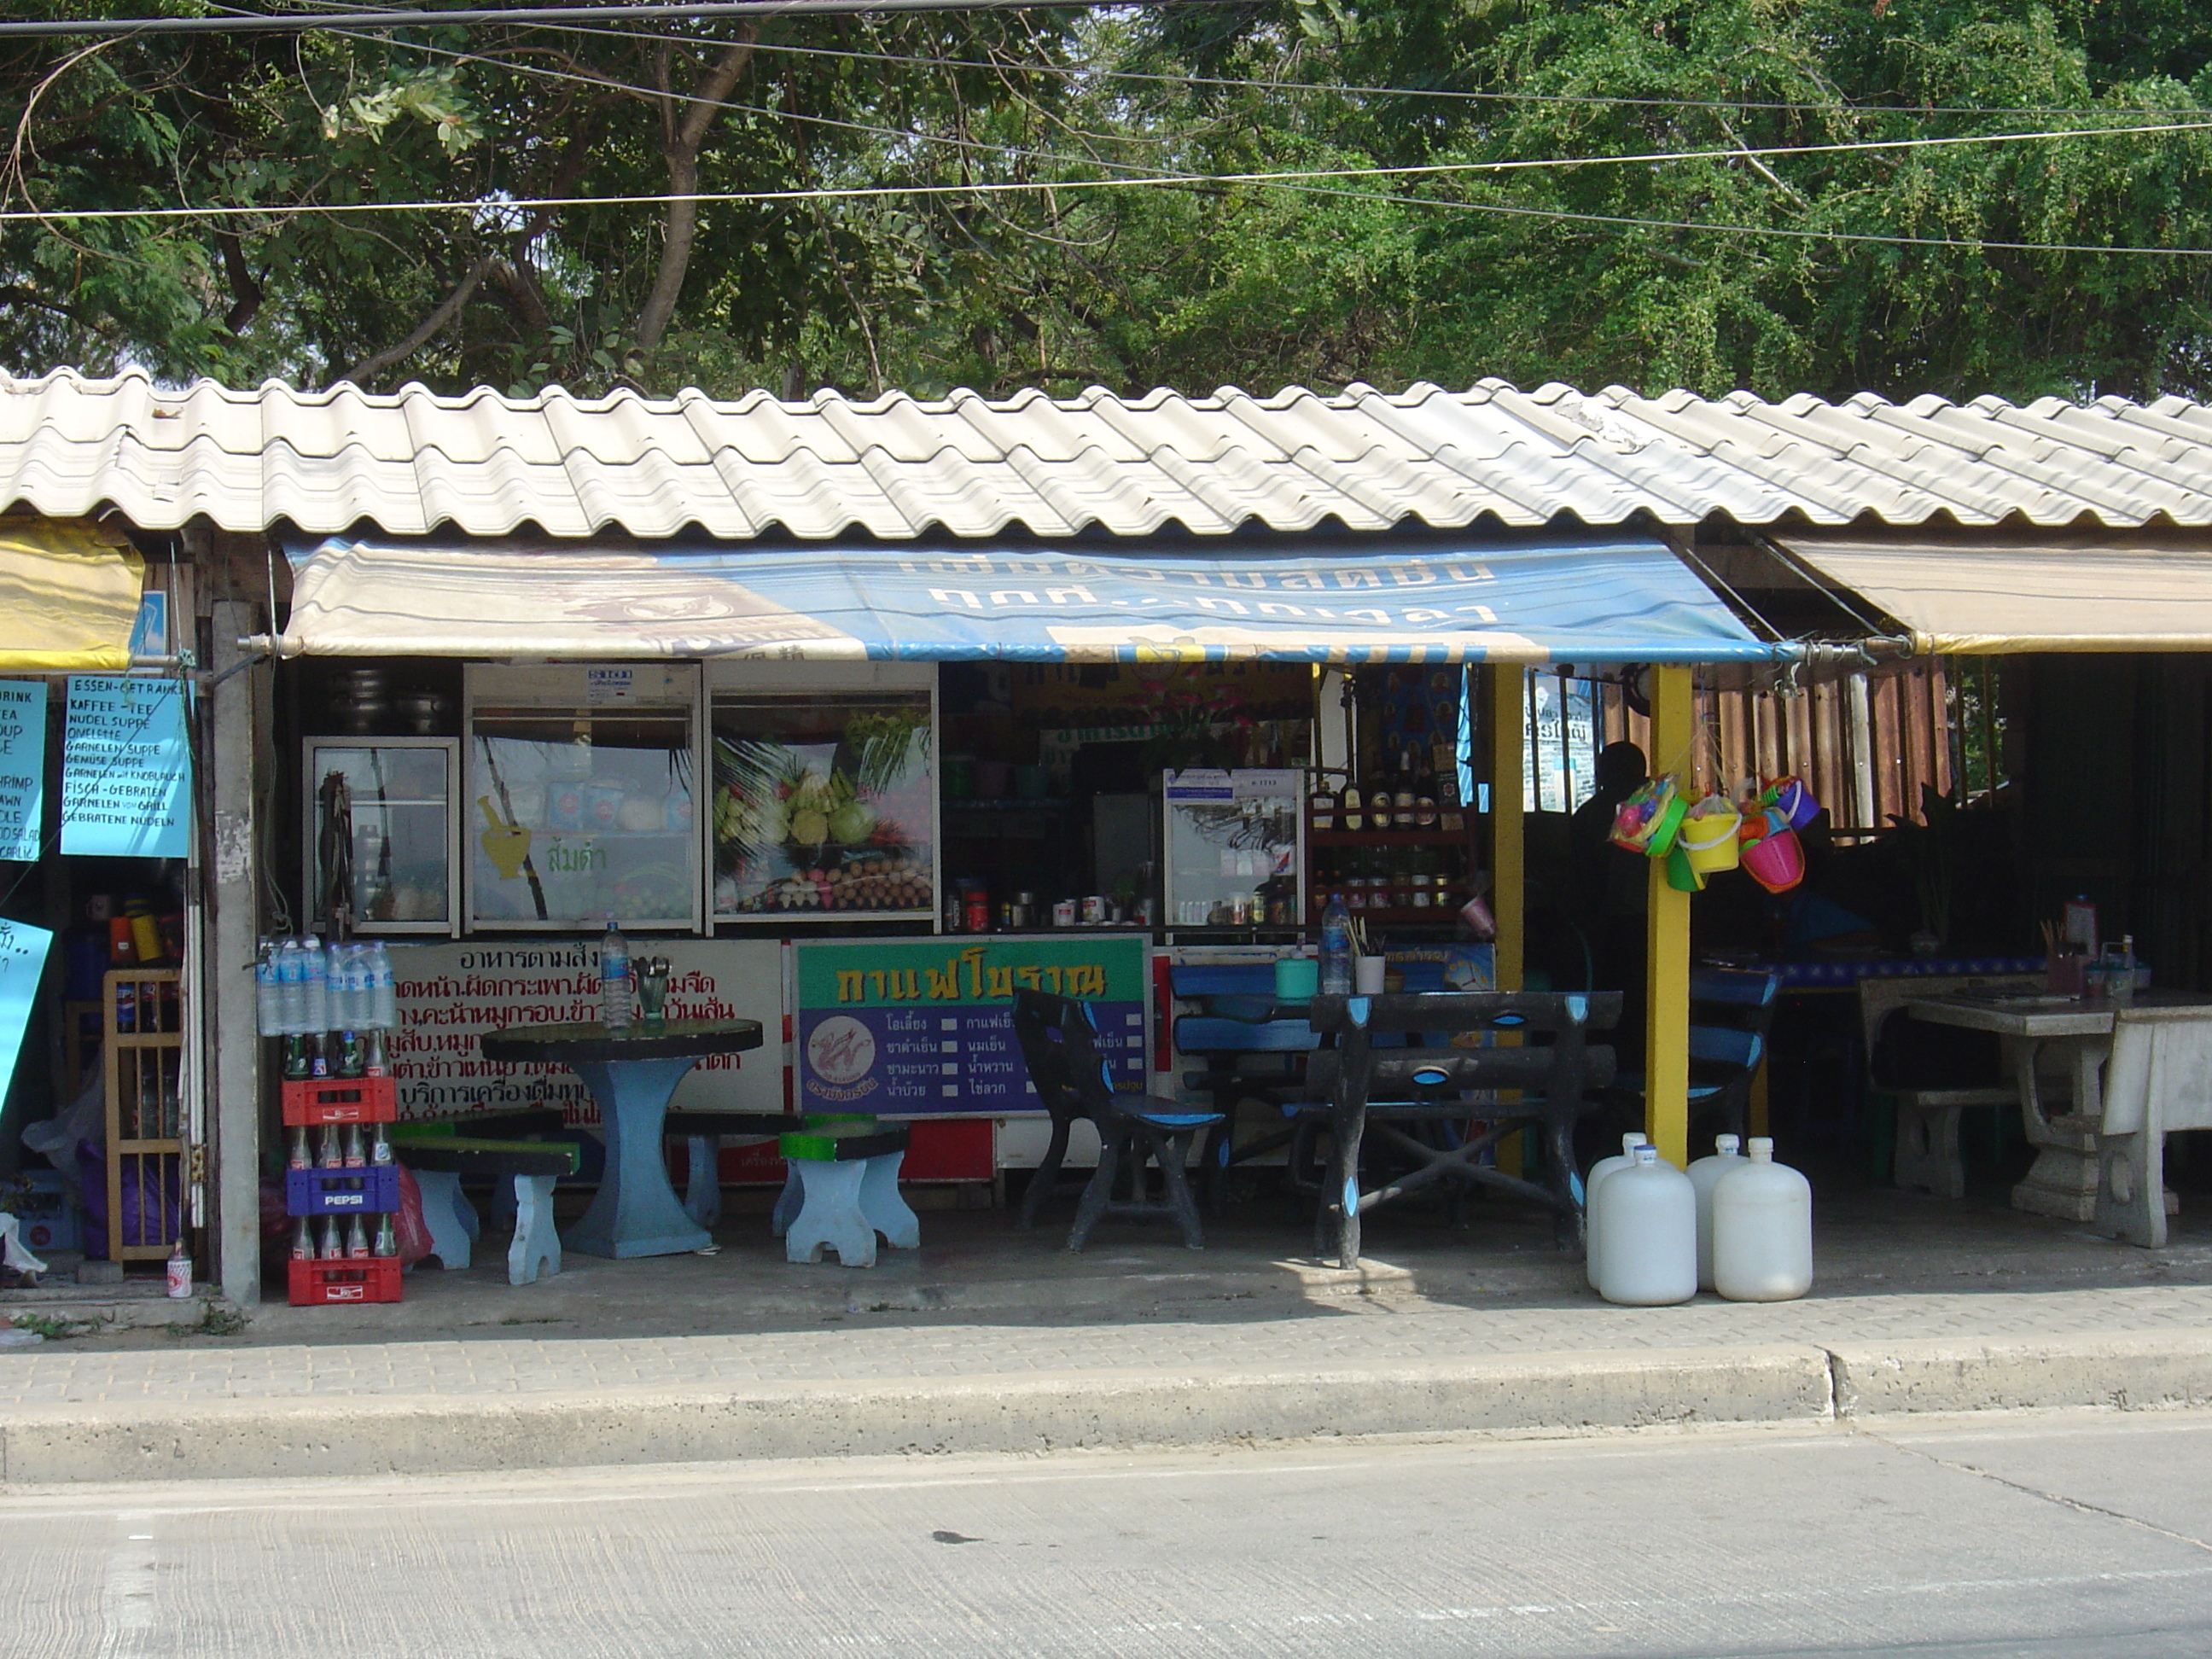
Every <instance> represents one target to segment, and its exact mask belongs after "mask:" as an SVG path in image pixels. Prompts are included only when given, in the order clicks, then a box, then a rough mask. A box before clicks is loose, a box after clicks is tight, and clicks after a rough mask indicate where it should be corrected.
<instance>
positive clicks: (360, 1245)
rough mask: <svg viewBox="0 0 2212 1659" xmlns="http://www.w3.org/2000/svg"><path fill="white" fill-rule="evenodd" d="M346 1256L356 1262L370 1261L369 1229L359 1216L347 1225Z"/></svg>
mask: <svg viewBox="0 0 2212 1659" xmlns="http://www.w3.org/2000/svg"><path fill="white" fill-rule="evenodd" d="M346 1255H348V1256H349V1257H350V1258H351V1259H352V1260H354V1261H368V1228H367V1227H365V1226H363V1225H362V1220H361V1218H360V1217H359V1216H355V1217H354V1218H352V1219H351V1220H350V1221H349V1222H347V1224H346Z"/></svg>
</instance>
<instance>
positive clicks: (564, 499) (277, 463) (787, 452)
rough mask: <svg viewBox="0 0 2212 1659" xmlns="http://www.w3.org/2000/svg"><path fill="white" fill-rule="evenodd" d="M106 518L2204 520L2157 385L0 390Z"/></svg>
mask: <svg viewBox="0 0 2212 1659" xmlns="http://www.w3.org/2000/svg"><path fill="white" fill-rule="evenodd" d="M11 504H13V505H21V506H25V507H30V508H32V509H33V510H35V511H38V512H41V513H49V514H52V515H55V516H78V515H84V514H94V513H100V512H102V511H105V510H107V509H110V508H113V509H118V510H119V511H120V512H122V513H124V514H125V516H126V517H127V518H128V519H130V520H131V521H132V522H134V523H136V524H137V525H139V526H143V527H145V528H147V529H155V530H159V529H173V528H176V527H179V526H183V525H185V524H186V523H188V522H190V521H191V520H194V519H195V518H197V517H200V516H203V515H204V517H205V518H206V519H207V520H210V521H211V522H212V523H213V524H215V525H216V526H218V527H221V528H223V529H227V530H234V531H249V532H250V531H258V530H264V529H267V528H270V527H271V526H276V525H279V524H282V523H289V524H290V525H292V526H296V527H298V528H299V529H301V530H304V531H311V532H331V531H339V530H344V529H348V528H350V527H353V526H356V525H359V524H362V522H364V521H367V522H370V523H373V524H374V525H376V526H380V527H381V528H382V529H384V530H385V531H386V532H390V533H392V534H395V535H420V534H426V533H428V532H433V531H436V530H440V529H444V530H447V531H449V532H462V533H465V534H468V535H472V536H492V535H503V534H507V533H510V532H515V531H518V530H526V529H528V528H530V527H532V526H535V527H536V528H537V529H538V530H541V531H543V532H545V533H547V534H549V535H552V536H556V537H582V536H589V535H592V534H595V533H598V532H603V531H608V530H619V531H626V532H629V533H630V534H632V535H634V536H638V537H642V538H660V537H665V536H670V535H674V534H678V533H679V532H684V531H686V530H688V529H690V528H691V527H693V526H696V528H697V529H699V530H701V531H703V532H707V533H708V534H709V535H712V536H714V537H717V538H725V539H743V538H750V537H753V536H757V535H758V534H760V533H762V532H765V531H769V530H771V529H773V528H777V527H781V529H782V530H784V531H786V532H789V533H791V534H793V535H796V536H799V537H801V538H809V539H821V538H829V537H835V536H839V535H842V534H846V533H848V532H853V531H855V530H860V531H866V532H870V533H872V534H873V535H876V536H878V537H883V538H892V539H906V538H913V537H915V536H920V535H924V534H935V533H944V532H949V533H951V534H952V535H954V536H959V537H982V536H990V535H995V534H998V533H1000V532H1005V531H1006V530H1008V529H1010V528H1015V527H1026V528H1027V529H1029V530H1030V531H1032V532H1036V533H1038V534H1040V535H1046V536H1065V535H1070V534H1073V533H1075V532H1080V531H1084V530H1089V529H1092V528H1094V527H1095V528H1098V529H1103V530H1104V531H1106V532H1110V533H1112V534H1115V535H1121V536H1141V535H1146V534H1148V533H1151V532H1157V531H1160V530H1164V529H1169V528H1172V527H1174V526H1182V528H1184V529H1187V530H1188V531H1191V532H1195V533H1198V534H1201V535H1221V534H1225V533H1227V532H1231V531H1233V530H1236V529H1238V528H1240V527H1243V526H1248V525H1250V526H1264V527H1266V528H1268V529H1271V530H1277V531H1302V530H1310V529H1314V528H1316V527H1329V526H1333V524H1341V525H1342V526H1345V527H1346V528H1348V529H1352V530H1359V531H1371V530H1381V529H1386V528H1389V527H1390V526H1395V525H1399V524H1403V523H1413V524H1421V525H1428V526H1434V527H1436V528H1439V529H1451V528H1458V527H1461V526H1468V525H1472V524H1474V523H1476V522H1477V521H1478V520H1483V519H1484V518H1485V517H1488V518H1489V519H1490V520H1493V521H1494V522H1496V523H1498V524H1500V525H1506V526H1543V525H1548V524H1552V523H1553V522H1555V521H1558V520H1569V521H1573V520H1579V521H1580V522H1582V523H1583V524H1585V525H1590V526H1607V525H1617V524H1620V523H1621V522H1623V521H1624V520H1627V519H1629V518H1630V517H1632V515H1634V514H1636V513H1639V512H1641V513H1647V514H1649V515H1650V518H1651V519H1653V520H1656V521H1657V522H1659V523H1662V524H1669V525H1690V524H1695V523H1698V522H1699V521H1700V520H1705V519H1707V518H1711V517H1715V516H1719V517H1724V518H1728V519H1733V520H1735V521H1736V522H1738V523H1740V524H1743V525H1747V526H1764V525H1781V524H1799V525H1844V524H1849V523H1850V522H1852V521H1853V520H1859V519H1862V518H1871V519H1873V520H1879V521H1881V522H1882V523H1884V524H1887V525H1893V526H1910V525H1920V524H1926V523H1929V522H1931V521H1934V522H1944V521H1946V520H1948V521H1950V522H1955V523H1957V524H1960V525H1968V526H1972V525H1995V524H1999V523H2002V522H2005V521H2007V520H2013V521H2015V522H2019V521H2024V522H2026V523H2027V524H2030V525H2034V526H2044V527H2051V526H2068V525H2074V524H2076V523H2086V524H2088V525H2093V526H2112V527H2120V526H2141V525H2146V524H2156V523H2166V522H2170V523H2172V524H2176V525H2185V526H2203V525H2212V408H2208V407H2207V406H2205V405H2203V404H2195V403H2191V402H2189V401H2188V400H2186V399H2184V398H2160V399H2158V400H2157V401H2155V402H2153V403H2148V404H2138V403H2133V402H2130V401H2128V400H2127V399H2124V398H2099V399H2097V400H2096V401H2095V402H2093V403H2088V404H2071V403H2067V402H2064V401H2062V400H2060V399H2057V398H2045V399H2043V400H2041V401H2039V402H2037V403H2033V404H2009V403H2007V402H2005V401H2004V400H2002V398H1976V399H1974V401H1972V403H1968V404H1954V403H1951V402H1948V401H1947V400H1945V399H1943V398H1933V397H1929V398H1916V399H1914V400H1913V401H1912V402H1911V403H1906V404H1893V403H1890V402H1888V401H1887V400H1886V399H1883V398H1877V397H1874V396H1871V395H1868V394H1862V395H1860V396H1858V397H1855V398H1850V400H1849V401H1847V402H1844V403H1841V404H1831V403H1827V402H1825V401H1823V400H1821V399H1820V398H1813V397H1810V396H1799V397H1794V398H1788V399H1786V400H1784V401H1783V402H1781V403H1768V402H1766V401H1765V400H1764V399H1761V398H1756V397H1753V396H1752V395H1751V394H1750V393H1748V392H1735V393H1733V394H1731V395H1729V397H1726V398H1718V399H1708V398H1699V397H1696V396H1693V395H1692V394H1691V393H1689V392H1679V391H1678V392H1668V393H1666V394H1664V395H1663V396H1661V397H1657V398H1644V397H1641V396H1638V394H1636V393H1634V392H1629V391H1626V390H1625V389H1623V388H1620V387H1617V386H1616V387H1609V388H1607V390H1606V391H1604V392H1597V393H1594V394H1584V393H1582V392H1577V391H1575V390H1573V389H1572V388H1571V387H1568V386H1557V385H1554V386H1542V387H1540V388H1539V389H1537V390H1536V391H1534V392H1522V391H1519V390H1517V389H1516V388H1515V387H1513V386H1509V385H1507V384H1506V383H1504V381H1501V380H1485V381H1483V382H1482V383H1480V385H1478V386H1474V387H1472V388H1471V389H1469V390H1468V391H1466V392H1447V391H1445V390H1443V388H1442V387H1439V386H1430V385H1425V384H1420V385H1415V386H1411V387H1409V388H1408V389H1407V390H1406V391H1405V392H1400V393H1395V394H1387V393H1384V392H1377V391H1376V390H1374V389H1373V388H1372V387H1370V386H1358V385H1355V386H1352V387H1351V388H1350V389H1348V390H1347V391H1346V392H1343V393H1342V394H1341V395H1339V396H1334V397H1324V396H1322V395H1320V394H1317V393H1315V392H1308V391H1306V390H1304V388H1302V387H1297V386H1292V387H1290V388H1288V389H1287V390H1285V391H1283V392H1279V393H1277V394H1276V395H1275V396H1273V397H1271V398H1255V397H1253V396H1251V395H1249V393H1246V392H1240V391H1237V390H1236V389H1235V388H1233V387H1230V388H1225V389H1223V390H1221V391H1219V392H1215V393H1213V394H1212V396H1211V397H1204V398H1188V397H1184V396H1182V395H1181V394H1179V393H1176V392H1164V391H1163V392H1152V393H1150V394H1148V395H1147V396H1146V397H1143V398H1134V399H1130V398H1121V397H1117V396H1115V394H1114V393H1112V392H1105V391H1103V390H1097V389H1093V390H1091V391H1090V392H1085V393H1084V394H1083V395H1082V396H1081V397H1079V398H1067V399H1055V398H1048V397H1046V396H1044V395H1043V394H1042V393H1041V392H1022V393H1019V394H1018V395H1017V396H1015V397H1012V398H1006V400H1004V401H1002V402H993V401H991V400H989V399H987V398H981V397H979V396H977V395H975V393H973V392H955V393H954V394H953V395H952V396H951V397H950V398H945V399H944V400H943V401H942V402H934V403H921V402H918V401H916V400H915V399H914V398H909V397H907V396H905V395H904V394H902V393H898V392H893V393H890V394H888V395H886V396H884V397H882V398H876V399H874V400H873V401H872V402H865V403H863V402H856V401H854V400H853V399H851V398H846V397H843V396H842V395H840V394H838V393H836V392H820V393H817V395H816V396H815V397H813V398H811V399H809V400H808V401H806V402H804V403H782V402H779V401H778V400H777V399H775V398H771V397H769V396H768V395H767V394H766V393H764V392H753V393H750V394H749V395H748V396H746V397H744V398H739V399H738V400H737V401H736V402H734V403H718V402H716V401H714V399H712V398H708V397H706V396H704V395H703V394H702V393H699V392H683V393H681V394H679V395H678V396H677V397H675V398H669V399H665V400H654V399H650V398H642V397H639V396H637V395H635V393H631V392H617V393H616V394H614V395H613V396H611V397H608V398H594V399H580V398H572V397H570V396H569V395H568V393H567V392H562V391H561V390H560V389H558V388H557V387H556V388H550V389H548V390H547V391H545V392H542V393H540V394H539V395H538V396H537V397H534V398H520V399H516V398H502V397H500V396H498V395H497V394H495V393H494V392H489V391H484V390H478V391H476V392H470V393H468V394H467V395H465V396H463V397H457V398H444V397H439V396H437V395H435V394H434V393H432V392H429V391H428V390H427V389H425V388H424V387H422V386H408V387H405V388H404V389H403V390H402V391H400V392H396V393H394V394H392V395H390V396H377V395H373V394H371V393H368V392H362V391H359V390H357V389H356V388H355V387H353V386H349V385H344V384H341V385H338V386H333V387H331V389H330V390H328V391H325V392H299V391H295V390H294V389H292V388H291V387H289V386H283V385H280V384H278V383H276V382H275V381H270V382H269V383H267V384H264V386H261V387H260V388H259V389H258V390H255V391H234V390H230V389H228V388H225V387H223V386H217V385H216V384H215V383H213V382H212V381H206V380H202V381H197V382H194V383H193V384H192V385H191V386H187V387H185V388H183V389H181V390H171V389H166V388H163V387H161V386H156V385H155V383H154V382H153V381H152V380H149V379H148V378H147V377H146V376H144V375H143V374H125V375H122V376H119V377H118V378H116V379H113V380H89V379H87V378H85V377H83V376H82V375H79V374H76V373H75V372H74V371H71V370H67V369H64V370H58V371H57V372H55V373H53V374H47V375H45V376H43V377H41V378H40V379H37V380H11V379H7V378H5V377H0V508H4V507H7V506H9V505H11Z"/></svg>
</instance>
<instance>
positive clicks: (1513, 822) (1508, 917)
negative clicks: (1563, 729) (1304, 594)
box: [1483, 663, 1528, 1176]
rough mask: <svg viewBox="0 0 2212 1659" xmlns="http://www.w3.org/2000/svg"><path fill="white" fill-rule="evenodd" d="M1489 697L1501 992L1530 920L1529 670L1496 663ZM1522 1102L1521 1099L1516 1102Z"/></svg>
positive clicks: (1514, 1158) (1507, 1168)
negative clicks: (1526, 832)
mask: <svg viewBox="0 0 2212 1659" xmlns="http://www.w3.org/2000/svg"><path fill="white" fill-rule="evenodd" d="M1484 678H1485V680H1486V683H1487V685H1488V689H1489V692H1490V706H1489V708H1488V711H1487V713H1488V715H1489V718H1488V719H1487V720H1485V721H1484V722H1483V724H1484V725H1485V726H1487V727H1488V728H1489V731H1490V756H1489V760H1490V875H1491V881H1490V914H1491V916H1492V920H1494V921H1496V922H1497V923H1498V939H1497V943H1496V945H1494V946H1493V950H1494V951H1495V956H1494V957H1493V958H1492V961H1493V965H1494V967H1495V969H1496V971H1497V975H1498V989H1499V990H1501V991H1518V990H1520V989H1521V988H1522V985H1523V984H1524V982H1525V981H1524V976H1523V973H1524V962H1525V957H1524V954H1523V939H1524V937H1525V933H1526V929H1527V921H1528V902H1527V898H1526V893H1525V888H1526V885H1527V883H1526V879H1525V878H1526V875H1527V870H1528V860H1527V855H1526V849H1525V842H1524V841H1523V826H1522V822H1521V794H1522V788H1523V787H1524V786H1523V784H1522V774H1523V773H1524V772H1525V771H1526V769H1527V768H1528V733H1527V732H1526V731H1525V730H1524V729H1523V724H1522V723H1523V720H1525V718H1526V716H1527V713H1528V671H1527V670H1526V669H1522V668H1519V667H1516V666H1514V665H1510V664H1507V663H1498V664H1495V665H1492V666H1491V667H1490V668H1489V669H1487V670H1486V671H1485V674H1484ZM1515 1098H1516V1099H1517V1098H1518V1097H1517V1096H1516V1097H1515ZM1521 1142H1522V1137H1521V1136H1520V1135H1517V1134H1516V1135H1510V1136H1508V1137H1507V1138H1506V1139H1505V1140H1504V1142H1503V1143H1501V1144H1500V1146H1498V1169H1499V1170H1501V1171H1503V1172H1504V1174H1506V1175H1513V1176H1517V1175H1519V1174H1520V1173H1521V1170H1522V1148H1521Z"/></svg>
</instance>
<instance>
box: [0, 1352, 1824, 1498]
mask: <svg viewBox="0 0 2212 1659" xmlns="http://www.w3.org/2000/svg"><path fill="white" fill-rule="evenodd" d="M1830 1388H1831V1385H1830V1376H1829V1362H1828V1357H1827V1354H1826V1352H1825V1351H1823V1350H1821V1349H1819V1348H1812V1347H1798V1346H1789V1347H1756V1348H1754V1347H1746V1348H1738V1349H1733V1350H1725V1351H1719V1352H1715V1351H1711V1350H1706V1351H1679V1352H1678V1351H1662V1350H1653V1351H1648V1352H1642V1351H1639V1352H1608V1353H1575V1354H1548V1355H1515V1356H1512V1357H1510V1358H1504V1357H1501V1358H1497V1359H1485V1360H1477V1361H1473V1362H1468V1361H1463V1360H1462V1361H1454V1362H1450V1363H1444V1364H1381V1365H1376V1366H1373V1367H1362V1368H1359V1369H1358V1370H1336V1371H1323V1372H1316V1371H1308V1372H1302V1373H1298V1374H1297V1375H1291V1376H1283V1375H1262V1376H1251V1375H1240V1374H1235V1373H1212V1374H1208V1373H1185V1374H1182V1375H1162V1374H1158V1373H1154V1372H1132V1373H1099V1372H1091V1373H1084V1374H1080V1375H1063V1376H1036V1375H1026V1376H1006V1377H981V1378H978V1377H969V1378H962V1379H957V1380H948V1381H945V1382H939V1383H920V1382H898V1383H866V1384H852V1383H836V1384H793V1385H778V1386H763V1387H758V1388H751V1389H738V1390H705V1389H685V1390H665V1391H664V1390H657V1389H650V1390H649V1389H638V1390H629V1389H624V1390H620V1391H607V1390H600V1391H598V1392H594V1393H591V1394H582V1393H576V1394H544V1395H483V1396H452V1395H447V1396H435V1397H423V1396H393V1395H382V1396H380V1395H353V1396H344V1397H332V1398H325V1399H320V1400H301V1399H277V1400H221V1401H204V1402H194V1403H167V1402H161V1401H145V1402H138V1401H133V1402H129V1403H127V1404H125V1403H118V1404H116V1405H112V1406H96V1407H95V1406H58V1405H57V1406H29V1407H19V1408H17V1410H16V1411H15V1413H13V1414H12V1416H11V1417H10V1418H9V1419H8V1420H7V1421H6V1422H5V1423H4V1425H0V1481H5V1482H8V1483H10V1484H14V1483H19V1482H21V1483H29V1484H48V1483H59V1482H68V1481H131V1480H210V1479H226V1478H281V1477H284V1476H326V1477H327V1476H345V1475H364V1474H461V1473H470V1472H483V1471H489V1470H499V1469H508V1468H579V1467H587V1466H592V1465H602V1464H631V1463H671V1462H720V1461H730V1460H738V1459H753V1458H790V1457H831V1456H870V1455H872V1456H881V1455H901V1454H920V1455H927V1454H940V1455H941V1454H950V1453H978V1452H983V1453H989V1452H1001V1453H1003V1452H1042V1451H1051V1450H1060V1449H1073V1448H1083V1447H1088V1448H1117V1449H1118V1448H1129V1447H1138V1446H1189V1445H1203V1444H1218V1443H1229V1442H1238V1441H1270V1440H1291V1439H1300V1438H1306V1437H1315V1436H1341V1435H1366V1434H1409V1433H1410V1434H1449V1433H1466V1432H1483V1431H1488V1432H1501V1431H1542V1430H1549V1431H1576V1430H1585V1429H1599V1428H1632V1427H1641V1426H1646V1425H1654V1424H1664V1423H1694V1422H1707V1423H1739V1422H1742V1423H1748V1422H1775V1421H1785V1422H1812V1421H1817V1420H1820V1419H1825V1418H1827V1417H1829V1416H1830V1415H1831V1414H1832V1410H1833V1407H1832V1398H1831V1392H1830Z"/></svg>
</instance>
